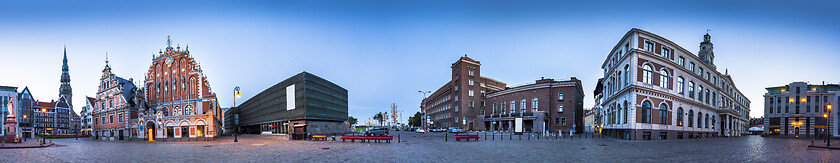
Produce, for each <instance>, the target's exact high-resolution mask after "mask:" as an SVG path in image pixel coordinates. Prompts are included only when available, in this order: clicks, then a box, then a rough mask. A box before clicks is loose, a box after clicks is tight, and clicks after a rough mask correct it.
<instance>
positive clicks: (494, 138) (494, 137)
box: [492, 132, 496, 140]
mask: <svg viewBox="0 0 840 163" xmlns="http://www.w3.org/2000/svg"><path fill="white" fill-rule="evenodd" d="M492 140H496V132H493V139H492Z"/></svg>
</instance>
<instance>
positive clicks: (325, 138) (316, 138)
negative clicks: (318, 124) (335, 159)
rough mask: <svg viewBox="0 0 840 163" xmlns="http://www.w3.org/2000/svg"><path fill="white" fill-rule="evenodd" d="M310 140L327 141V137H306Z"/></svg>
mask: <svg viewBox="0 0 840 163" xmlns="http://www.w3.org/2000/svg"><path fill="white" fill-rule="evenodd" d="M306 139H309V140H319V139H321V140H327V135H309V136H307V137H306Z"/></svg>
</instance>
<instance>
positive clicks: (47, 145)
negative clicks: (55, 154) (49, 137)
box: [0, 143, 55, 149]
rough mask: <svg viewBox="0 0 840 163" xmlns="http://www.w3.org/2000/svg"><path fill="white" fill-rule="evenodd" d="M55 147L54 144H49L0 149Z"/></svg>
mask: <svg viewBox="0 0 840 163" xmlns="http://www.w3.org/2000/svg"><path fill="white" fill-rule="evenodd" d="M52 145H55V143H49V144H46V145H39V146H22V147H0V149H20V148H44V147H49V146H52Z"/></svg>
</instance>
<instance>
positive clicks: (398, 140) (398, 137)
mask: <svg viewBox="0 0 840 163" xmlns="http://www.w3.org/2000/svg"><path fill="white" fill-rule="evenodd" d="M333 141H335V137H334V136H333ZM397 143H400V135H397Z"/></svg>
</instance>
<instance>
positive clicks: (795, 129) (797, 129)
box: [793, 127, 799, 137]
mask: <svg viewBox="0 0 840 163" xmlns="http://www.w3.org/2000/svg"><path fill="white" fill-rule="evenodd" d="M793 133H794V135H796V136H797V137H799V127H796V128H793Z"/></svg>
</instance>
